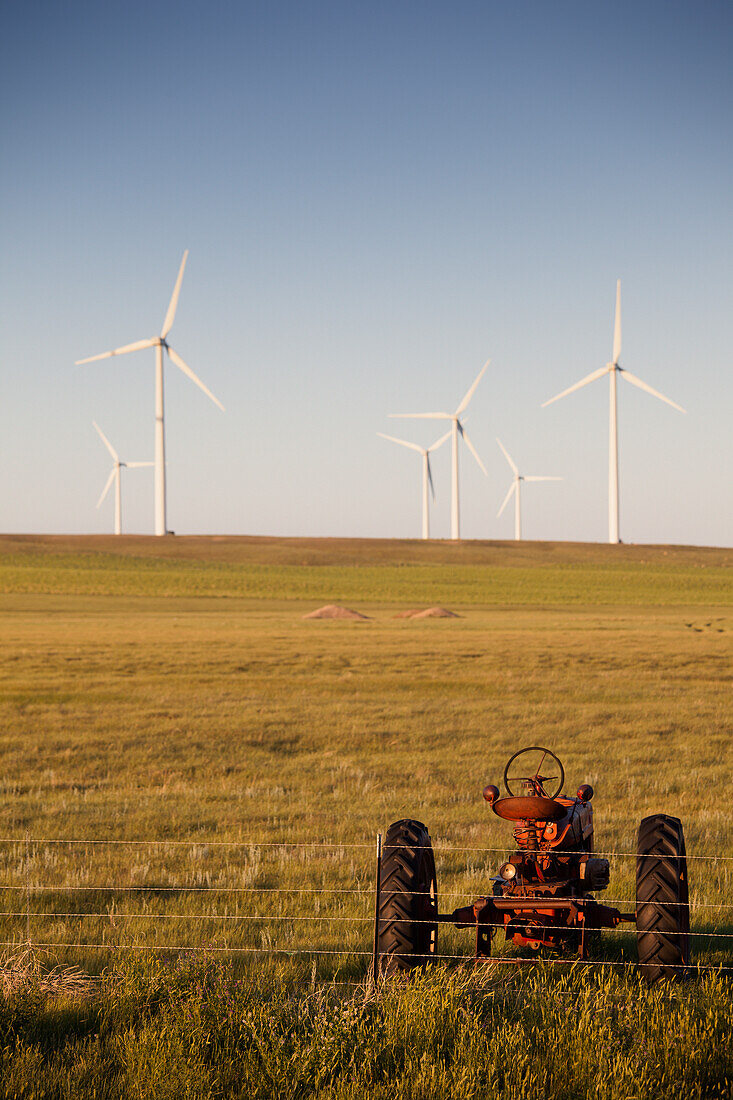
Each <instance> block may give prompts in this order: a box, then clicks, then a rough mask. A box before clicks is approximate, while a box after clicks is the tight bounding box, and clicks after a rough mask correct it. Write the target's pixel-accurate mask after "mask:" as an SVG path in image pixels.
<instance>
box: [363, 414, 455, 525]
mask: <svg viewBox="0 0 733 1100" xmlns="http://www.w3.org/2000/svg"><path fill="white" fill-rule="evenodd" d="M450 434H451V433H450V432H449V431H448V432H446V433H445V435H441V437H440V439H438V440H436V442H435V443H433V444H432V445H431V446H430V447H419V446H418V445H417V443H408V442H407V440H406V439H397V438H396V437H395V436H393V435H385V434H384V432H377V435H378V436H381V438H382V439H389V440H390V442H391V443H399V444H400V446H401V447H409V448H410V450H411V451H417V453H418V454H421V455H422V537H423V538H424V539H429V538H430V493H432V494H433V500H435V486H434V485H433V474H432V471H431V469H430V452H431V451H437V449H438V447H442V445H443V444H444V443H445V441H446V439H447V438H448V436H449V435H450Z"/></svg>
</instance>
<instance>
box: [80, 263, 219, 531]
mask: <svg viewBox="0 0 733 1100" xmlns="http://www.w3.org/2000/svg"><path fill="white" fill-rule="evenodd" d="M187 259H188V249H187V250H186V251H185V252H184V253H183V259H182V260H181V266H180V269H179V271H178V278H177V279H176V285H175V286H174V288H173V294H172V296H171V300H170V305H169V306H168V312H167V313H166V315H165V320H164V321H163V328H162V329H161V330H160V336H152V337H151V338H150V339H149V340H138V341H136V343H134V344H125V345H124V346H123V347H121V348H115V350H114V351H105V352H102V354H101V355H90V356H89V357H88V358H87V359H77V361H76V366H80V365H81V364H82V363H94V362H96V360H97V359H110V358H111V357H112V356H113V355H126V354H127V353H128V352H130V351H141V350H142V349H143V348H155V533H156V535H165V533H166V531H167V529H168V528H167V524H166V501H165V416H164V405H163V349H164V348H165V350H166V351H167V352H168V356H169V358H170V359H172V360H173V362H174V364H175V365H176V366H177V367H178V368H179V370H182V371H183V373H184V374H185V375H187V376H188V377H189V378H190V379H191V381H192V382H195V383H196V385H197V386H198V387H199V389H200V390H203V391H204V393H205V394H206V396H207V397H209V398H211V400H212V401H213V402H214V404H215V405H218V406H219V408H220V409H221V410H222V412H223V411H224V406H223V405H222V403H221V401H219V400H218V399H217V398H216V397H214V395H213V393H212V392H211V390H209V389H207V388H206V386H205V385H204V384H203V382H202V381H201V379H200V378H198V377H197V376H196V375H195V374H194V372H193V371H192V370H191V368H190V367H189V366H188V364H187V363H184V361H183V359H181V357H180V355H179V354H178V352H177V351H174V349H173V348H172V347H171V346H170V344H169V343H168V340H167V336H168V333H169V332H170V330H171V329H172V328H173V320H174V318H175V316H176V307H177V305H178V295H179V294H180V293H181V283H182V282H183V270H184V268H185V266H186V260H187Z"/></svg>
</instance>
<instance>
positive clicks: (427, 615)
mask: <svg viewBox="0 0 733 1100" xmlns="http://www.w3.org/2000/svg"><path fill="white" fill-rule="evenodd" d="M460 617H461V616H460V615H456V613H455V611H449V610H448V608H447V607H427V608H426V609H425V610H424V611H416V612H415V614H414V615H411V616H410V618H412V619H460Z"/></svg>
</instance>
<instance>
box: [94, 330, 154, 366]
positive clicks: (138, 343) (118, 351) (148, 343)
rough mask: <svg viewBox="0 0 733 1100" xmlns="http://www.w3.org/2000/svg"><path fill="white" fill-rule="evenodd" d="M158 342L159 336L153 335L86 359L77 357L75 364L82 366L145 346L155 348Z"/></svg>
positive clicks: (139, 349) (140, 349) (138, 349)
mask: <svg viewBox="0 0 733 1100" xmlns="http://www.w3.org/2000/svg"><path fill="white" fill-rule="evenodd" d="M157 343H158V337H157V336H153V338H152V339H151V340H136V341H135V343H134V344H124V345H123V347H121V348H115V350H114V351H103V352H102V354H101V355H90V356H88V357H87V358H86V359H77V360H76V363H75V364H74V366H75V367H80V366H81V365H82V363H95V362H96V361H97V359H111V358H112V356H113V355H127V353H128V351H142V349H143V348H154V347H155V345H156V344H157Z"/></svg>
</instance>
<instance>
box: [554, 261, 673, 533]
mask: <svg viewBox="0 0 733 1100" xmlns="http://www.w3.org/2000/svg"><path fill="white" fill-rule="evenodd" d="M620 356H621V280H620V279H619V280H618V281H617V282H616V322H615V324H614V328H613V359H612V360H611V362H610V363H606V365H605V367H601V368H600V370H594V371H593V372H592V374H589V375H587V377H586V378H582V379H581V380H580V382H576V383H575V385H574V386H570V387H569V388H568V389H567V390H563V391H562V393H558V394H557V395H556V396H555V397H551V398H550V400H549V401H545V402H544V404H543V406H542V408H543V409H544V408H545V407H546V406H547V405H551V404H552V403H553V401H559V400H560V398H561V397H567V395H568V394H569V393H573V391H574V390H579V389H580V388H581V386H587V385H588V383H589V382H595V380H596V378H602V377H603V375H604V374H607V375H608V376H609V380H610V383H611V392H610V406H609V425H608V541H609V542H614V543H615V542H619V526H618V519H619V504H618V495H619V494H618V419H617V413H616V376H617V375H619V374H620V375H621V377H622V378H624V379H626V381H627V382H630V383H631V384H632V386H637V387H638V388H639V389H640V390H645V391H646V392H647V393H650V394H651V395H652V397H658V398H659V400H660V401H666V403H667V404H668V405H671V406H672V408H673V409H677V410H678V412H681V413H683V412H684V411H685V410H684V409H683V408H682V406H681V405H677V404H676V403H675V402H674V401H670V399H669V398H668V397H665V396H664V394H663V393H659V392H658V391H657V390H653V389H652V387H651V386H648V385H647V384H646V382H642V380H641V378H637V377H636V375H635V374H632V373H631V372H630V371H628V370H626V368H625V367H621V366H619V358H620Z"/></svg>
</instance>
